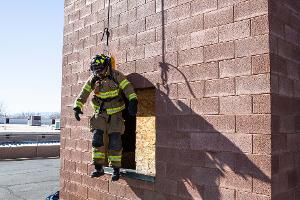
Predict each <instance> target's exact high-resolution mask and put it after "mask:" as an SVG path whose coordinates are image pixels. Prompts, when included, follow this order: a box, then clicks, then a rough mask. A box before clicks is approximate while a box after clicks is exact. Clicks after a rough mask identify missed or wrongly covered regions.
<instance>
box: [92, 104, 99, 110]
mask: <svg viewBox="0 0 300 200" xmlns="http://www.w3.org/2000/svg"><path fill="white" fill-rule="evenodd" d="M91 105H92V107H93V109H94V110H95V111H98V110H99V108H100V106H97V105H96V104H94V103H93V102H91Z"/></svg>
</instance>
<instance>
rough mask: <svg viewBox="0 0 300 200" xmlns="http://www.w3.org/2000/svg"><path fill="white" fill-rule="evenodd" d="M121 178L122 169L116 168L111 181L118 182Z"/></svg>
mask: <svg viewBox="0 0 300 200" xmlns="http://www.w3.org/2000/svg"><path fill="white" fill-rule="evenodd" d="M119 178H120V168H118V167H114V172H113V174H112V176H111V180H112V181H117V180H119Z"/></svg>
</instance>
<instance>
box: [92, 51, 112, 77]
mask: <svg viewBox="0 0 300 200" xmlns="http://www.w3.org/2000/svg"><path fill="white" fill-rule="evenodd" d="M110 64H111V58H110V57H108V56H106V55H104V54H101V55H99V54H97V55H96V56H95V57H94V58H93V59H92V61H91V66H90V70H91V71H92V72H93V73H98V72H101V71H104V70H105V69H107V68H109V67H110Z"/></svg>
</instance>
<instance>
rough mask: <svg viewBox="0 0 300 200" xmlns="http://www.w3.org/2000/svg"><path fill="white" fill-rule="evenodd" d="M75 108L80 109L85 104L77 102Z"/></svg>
mask: <svg viewBox="0 0 300 200" xmlns="http://www.w3.org/2000/svg"><path fill="white" fill-rule="evenodd" d="M74 107H79V108H80V109H81V108H82V107H83V103H81V102H80V101H78V100H77V101H76V102H75V105H74Z"/></svg>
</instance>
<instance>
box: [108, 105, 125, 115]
mask: <svg viewBox="0 0 300 200" xmlns="http://www.w3.org/2000/svg"><path fill="white" fill-rule="evenodd" d="M124 109H125V104H124V105H122V106H120V107H116V108H107V109H106V112H107V114H108V115H112V114H115V113H117V112H120V111H122V110H124Z"/></svg>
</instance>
